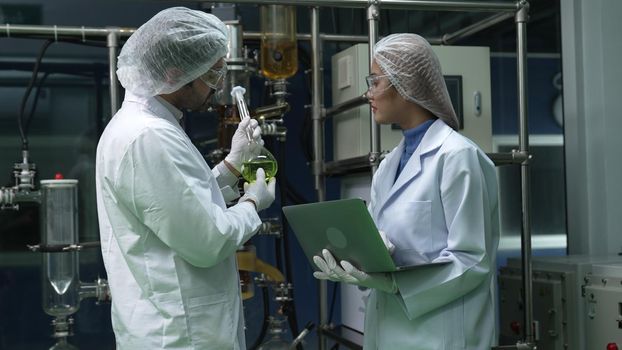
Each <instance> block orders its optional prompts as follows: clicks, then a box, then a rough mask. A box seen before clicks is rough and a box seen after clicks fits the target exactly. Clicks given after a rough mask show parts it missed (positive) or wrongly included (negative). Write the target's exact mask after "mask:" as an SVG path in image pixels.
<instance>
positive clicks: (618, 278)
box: [582, 262, 622, 350]
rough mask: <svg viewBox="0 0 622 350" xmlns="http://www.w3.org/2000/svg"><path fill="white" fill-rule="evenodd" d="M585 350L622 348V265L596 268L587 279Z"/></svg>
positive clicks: (607, 264) (593, 268) (584, 291)
mask: <svg viewBox="0 0 622 350" xmlns="http://www.w3.org/2000/svg"><path fill="white" fill-rule="evenodd" d="M582 296H583V298H584V299H585V300H584V302H585V312H584V313H583V315H582V316H583V320H584V321H585V347H584V349H607V350H615V349H619V348H620V347H622V262H618V263H615V264H614V263H606V264H595V265H594V266H592V272H591V273H588V274H587V275H586V276H585V287H584V289H583V294H582Z"/></svg>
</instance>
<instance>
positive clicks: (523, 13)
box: [516, 0, 535, 345]
mask: <svg viewBox="0 0 622 350" xmlns="http://www.w3.org/2000/svg"><path fill="white" fill-rule="evenodd" d="M519 5H520V10H519V11H517V12H516V53H517V81H518V87H517V88H518V117H519V135H518V136H519V138H518V148H519V151H520V152H524V153H526V154H528V153H529V134H528V133H529V128H528V118H527V117H528V116H527V21H528V20H529V3H528V2H527V1H526V0H521V1H520V2H519ZM529 172H530V169H529V160H526V161H525V162H523V163H522V164H521V202H522V214H523V215H522V235H521V246H522V249H521V255H522V274H523V276H522V277H523V293H524V302H525V305H524V310H525V315H524V316H525V317H524V322H525V323H524V327H523V328H524V329H525V342H526V343H527V344H528V345H529V344H535V337H534V329H533V326H534V322H533V289H532V266H531V217H530V213H531V203H530V200H531V199H530V196H529V192H530V177H529V176H530V173H529Z"/></svg>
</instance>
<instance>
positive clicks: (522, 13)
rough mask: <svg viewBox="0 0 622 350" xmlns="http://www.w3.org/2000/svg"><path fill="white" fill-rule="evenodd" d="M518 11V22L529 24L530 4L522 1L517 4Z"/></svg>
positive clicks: (525, 0) (524, 0)
mask: <svg viewBox="0 0 622 350" xmlns="http://www.w3.org/2000/svg"><path fill="white" fill-rule="evenodd" d="M516 6H517V7H518V10H517V11H516V22H517V23H518V22H524V23H526V22H529V2H528V1H527V0H520V1H518V2H517V3H516Z"/></svg>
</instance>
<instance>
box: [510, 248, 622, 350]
mask: <svg viewBox="0 0 622 350" xmlns="http://www.w3.org/2000/svg"><path fill="white" fill-rule="evenodd" d="M599 263H600V264H602V263H620V264H622V256H617V255H613V256H589V255H569V256H554V257H534V258H533V260H532V270H533V285H532V291H533V318H534V321H535V322H536V323H537V325H536V329H535V335H536V338H537V345H538V348H539V349H547V350H584V349H599V348H598V347H590V346H587V347H586V325H585V322H584V318H585V317H584V314H585V303H584V300H583V297H582V294H583V288H584V287H585V276H587V275H588V274H589V273H590V272H592V269H593V266H595V264H599ZM521 274H522V272H521V260H520V259H518V258H511V259H508V263H507V266H506V267H502V268H501V269H500V271H499V278H498V282H499V289H498V291H499V319H500V329H499V334H500V338H499V340H500V342H499V343H500V344H502V345H509V344H515V343H516V341H518V340H520V339H521V334H522V333H521V332H523V331H524V325H523V309H524V302H523V298H522V295H521V293H522V288H523V285H522V278H521ZM588 333H589V332H588ZM602 349H605V348H604V347H602Z"/></svg>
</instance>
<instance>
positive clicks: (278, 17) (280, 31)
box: [260, 5, 298, 80]
mask: <svg viewBox="0 0 622 350" xmlns="http://www.w3.org/2000/svg"><path fill="white" fill-rule="evenodd" d="M260 12H261V56H260V66H261V73H262V74H263V75H264V76H265V77H266V78H268V79H273V80H276V79H287V78H289V77H291V76H292V75H294V74H296V71H297V70H298V46H297V42H296V7H295V6H284V5H262V6H261V11H260Z"/></svg>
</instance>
